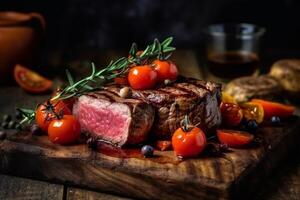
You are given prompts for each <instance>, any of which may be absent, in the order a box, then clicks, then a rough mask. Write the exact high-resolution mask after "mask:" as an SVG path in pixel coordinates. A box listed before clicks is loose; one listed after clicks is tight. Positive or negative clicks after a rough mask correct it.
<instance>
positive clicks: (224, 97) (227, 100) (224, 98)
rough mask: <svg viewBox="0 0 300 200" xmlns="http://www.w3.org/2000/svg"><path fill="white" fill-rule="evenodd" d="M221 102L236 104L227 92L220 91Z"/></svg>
mask: <svg viewBox="0 0 300 200" xmlns="http://www.w3.org/2000/svg"><path fill="white" fill-rule="evenodd" d="M222 102H224V103H234V104H237V102H236V100H235V99H234V98H233V96H231V95H230V94H228V93H227V92H222Z"/></svg>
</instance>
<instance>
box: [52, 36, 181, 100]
mask: <svg viewBox="0 0 300 200" xmlns="http://www.w3.org/2000/svg"><path fill="white" fill-rule="evenodd" d="M172 40H173V38H172V37H169V38H167V39H165V40H164V41H163V42H161V43H160V42H159V40H157V39H154V41H153V43H152V44H150V45H148V46H147V47H146V48H145V49H144V50H143V51H142V53H141V54H138V51H137V49H138V48H137V45H136V44H135V43H133V44H132V46H131V49H130V51H129V55H130V56H129V57H128V58H127V57H121V58H119V59H118V60H116V61H111V62H110V63H109V65H108V66H106V67H105V68H104V69H101V70H99V71H96V67H95V65H94V63H92V72H91V75H90V76H88V77H86V78H83V79H81V80H79V81H78V82H74V79H73V77H72V76H71V74H70V72H69V71H66V74H67V78H68V81H69V85H68V86H67V87H66V88H64V89H63V90H62V91H61V92H60V93H58V94H57V95H56V96H54V97H53V98H52V99H51V100H58V99H68V98H71V97H74V96H80V95H82V94H84V93H86V92H89V91H92V90H95V89H98V88H99V87H100V86H101V85H103V84H104V83H106V82H109V81H111V80H113V79H114V78H115V77H117V76H120V75H122V74H124V73H126V72H127V70H128V69H129V66H131V65H132V64H141V63H143V62H145V61H147V60H148V59H152V58H159V59H167V58H169V57H170V55H171V52H173V51H175V50H176V49H175V48H174V47H171V46H170V44H171V43H172ZM91 84H94V85H96V87H95V86H94V87H93V86H91Z"/></svg>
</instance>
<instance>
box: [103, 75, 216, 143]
mask: <svg viewBox="0 0 300 200" xmlns="http://www.w3.org/2000/svg"><path fill="white" fill-rule="evenodd" d="M104 89H105V90H108V91H111V92H115V93H116V94H118V93H119V91H120V86H118V85H111V86H108V87H106V88H104ZM220 92H221V85H219V84H216V83H213V82H205V81H201V80H196V79H186V78H182V79H181V80H180V81H179V82H176V83H173V84H171V85H169V86H163V87H159V88H157V89H155V90H141V91H138V90H132V98H135V99H140V100H143V101H145V102H147V103H149V104H151V105H152V106H153V107H154V108H155V111H156V113H155V120H154V124H153V127H152V130H151V132H153V133H154V134H155V135H156V136H157V137H158V138H159V139H170V138H171V136H172V134H173V132H174V131H175V130H176V129H177V128H178V127H180V123H181V121H182V120H183V118H184V116H185V115H188V116H189V118H190V120H191V122H192V123H193V124H194V125H197V126H198V127H200V128H201V129H203V130H204V131H206V132H207V133H209V132H210V131H212V130H214V129H215V128H216V127H217V126H219V125H220V123H221V113H220V110H219V104H220V97H221V96H220Z"/></svg>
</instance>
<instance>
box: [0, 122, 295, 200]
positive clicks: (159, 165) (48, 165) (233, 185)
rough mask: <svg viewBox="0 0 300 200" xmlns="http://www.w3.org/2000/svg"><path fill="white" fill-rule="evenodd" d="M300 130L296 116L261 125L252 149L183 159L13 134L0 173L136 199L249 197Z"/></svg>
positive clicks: (2, 149) (1, 153) (3, 148)
mask: <svg viewBox="0 0 300 200" xmlns="http://www.w3.org/2000/svg"><path fill="white" fill-rule="evenodd" d="M298 130H300V119H299V118H298V117H294V118H292V119H290V120H289V122H288V123H285V124H284V125H283V126H280V127H264V128H262V129H260V130H259V133H258V135H259V136H260V137H261V138H262V142H261V143H259V144H257V145H254V146H252V147H250V148H248V149H231V151H230V152H228V153H226V154H224V155H222V156H219V157H213V156H202V157H199V158H197V159H188V160H184V161H178V160H177V158H176V157H175V156H174V154H173V152H172V151H166V152H161V151H155V157H154V158H147V159H144V158H142V156H140V154H139V153H138V152H136V151H135V150H130V154H128V152H129V151H121V150H119V151H115V150H113V151H110V150H109V149H108V150H107V149H103V152H104V154H103V153H101V151H100V153H99V152H95V151H91V150H90V149H88V148H87V146H86V145H85V144H77V145H72V146H59V145H54V144H52V143H50V142H49V141H48V139H47V136H32V135H31V134H29V133H27V132H21V133H11V134H10V135H9V137H8V138H7V139H6V140H3V141H0V171H1V172H2V173H7V174H13V175H16V176H24V177H30V178H35V179H41V180H47V181H50V182H58V183H67V184H70V185H76V186H80V187H84V188H90V189H94V190H99V191H103V192H109V193H115V194H119V195H123V196H128V197H133V198H145V199H200V198H201V199H232V198H236V199H239V197H243V198H245V197H249V198H250V197H251V194H254V192H255V189H256V188H257V187H259V186H260V183H263V181H264V179H265V178H266V177H267V175H268V174H269V173H270V172H271V170H272V169H273V168H274V167H275V166H276V164H277V162H278V161H279V160H280V159H281V158H282V157H283V156H284V155H285V154H286V153H288V150H289V149H290V148H291V147H293V146H294V145H296V143H297V140H298V139H299V134H298V132H297V131H298ZM128 155H129V157H128ZM131 156H133V157H131Z"/></svg>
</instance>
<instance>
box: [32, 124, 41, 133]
mask: <svg viewBox="0 0 300 200" xmlns="http://www.w3.org/2000/svg"><path fill="white" fill-rule="evenodd" d="M30 132H31V134H32V135H41V134H42V130H41V129H40V127H39V126H38V125H37V124H32V125H31V127H30Z"/></svg>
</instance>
